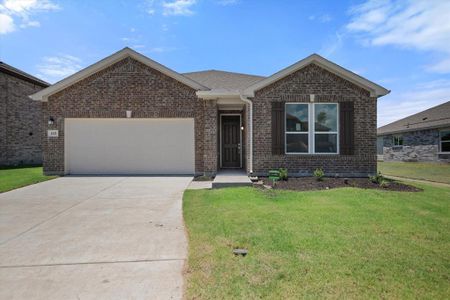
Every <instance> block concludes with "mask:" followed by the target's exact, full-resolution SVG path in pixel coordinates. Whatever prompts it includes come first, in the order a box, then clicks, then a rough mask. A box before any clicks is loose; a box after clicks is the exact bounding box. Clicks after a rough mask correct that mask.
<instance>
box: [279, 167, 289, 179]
mask: <svg viewBox="0 0 450 300" xmlns="http://www.w3.org/2000/svg"><path fill="white" fill-rule="evenodd" d="M279 172H280V180H284V181H287V180H288V170H287V169H285V168H280V170H279Z"/></svg>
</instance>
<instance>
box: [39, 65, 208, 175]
mask: <svg viewBox="0 0 450 300" xmlns="http://www.w3.org/2000/svg"><path fill="white" fill-rule="evenodd" d="M44 107H45V117H44V119H45V120H48V118H49V117H50V116H52V117H53V118H54V119H55V123H54V124H53V125H46V129H58V130H59V137H58V138H47V137H46V136H45V135H44V137H43V139H44V143H43V145H44V172H45V173H47V174H64V119H65V118H125V116H126V115H125V114H126V113H125V111H126V110H131V111H132V112H133V117H134V118H194V123H195V125H194V126H195V171H196V173H198V174H200V173H203V172H212V173H215V172H216V170H217V167H216V162H217V157H216V153H217V151H216V148H215V147H216V145H215V143H214V142H211V141H215V140H216V134H217V128H216V124H217V123H216V117H215V116H216V112H217V108H216V104H215V102H209V101H205V100H200V99H198V98H197V96H196V95H195V90H194V89H192V88H190V87H188V86H186V85H184V84H182V83H180V82H178V81H177V80H175V79H173V78H171V77H168V76H166V75H164V74H162V73H160V72H159V71H157V70H154V69H152V68H150V67H148V66H146V65H144V64H142V63H140V62H138V61H136V60H134V59H132V58H125V59H123V60H121V61H119V62H117V63H115V64H113V65H111V66H109V67H107V68H105V69H103V70H101V71H99V72H97V73H95V74H93V75H91V76H89V77H87V78H85V79H83V80H81V81H79V82H77V83H75V84H73V85H71V86H69V87H67V88H66V89H64V90H62V91H60V92H58V93H56V94H54V95H51V96H50V97H49V99H48V102H47V104H46V105H45V106H44ZM205 118H206V120H207V121H205Z"/></svg>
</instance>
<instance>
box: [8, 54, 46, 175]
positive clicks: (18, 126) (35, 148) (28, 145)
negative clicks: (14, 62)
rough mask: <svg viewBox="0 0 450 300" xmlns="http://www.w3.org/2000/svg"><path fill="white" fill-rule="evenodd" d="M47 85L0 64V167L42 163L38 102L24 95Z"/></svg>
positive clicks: (41, 128)
mask: <svg viewBox="0 0 450 300" xmlns="http://www.w3.org/2000/svg"><path fill="white" fill-rule="evenodd" d="M48 86H49V84H48V83H47V82H45V81H43V80H40V79H39V78H36V77H34V76H32V75H30V74H28V73H25V72H23V71H21V70H19V69H17V68H14V67H13V66H10V65H8V64H6V63H4V62H0V166H16V165H29V164H41V163H42V132H43V127H42V110H41V103H40V102H37V101H33V100H31V99H30V98H29V97H28V95H30V94H32V93H36V92H37V91H40V90H42V89H44V88H46V87H48Z"/></svg>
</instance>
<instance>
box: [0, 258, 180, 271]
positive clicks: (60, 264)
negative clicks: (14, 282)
mask: <svg viewBox="0 0 450 300" xmlns="http://www.w3.org/2000/svg"><path fill="white" fill-rule="evenodd" d="M185 260H186V259H185V258H161V259H137V260H117V261H92V262H73V263H54V264H33V265H32V264H30V265H4V266H0V269H14V268H39V267H58V266H79V265H101V264H127V263H149V262H170V261H185Z"/></svg>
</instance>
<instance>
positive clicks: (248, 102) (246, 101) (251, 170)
mask: <svg viewBox="0 0 450 300" xmlns="http://www.w3.org/2000/svg"><path fill="white" fill-rule="evenodd" d="M239 97H240V98H241V100H242V101H244V102H245V103H247V104H248V105H249V114H248V117H249V120H250V122H249V124H248V135H249V142H250V145H249V149H248V150H249V159H248V167H249V171H250V174H252V173H253V102H252V101H251V100H250V99H248V98H247V97H245V96H242V95H241V94H239Z"/></svg>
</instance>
